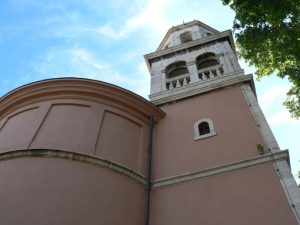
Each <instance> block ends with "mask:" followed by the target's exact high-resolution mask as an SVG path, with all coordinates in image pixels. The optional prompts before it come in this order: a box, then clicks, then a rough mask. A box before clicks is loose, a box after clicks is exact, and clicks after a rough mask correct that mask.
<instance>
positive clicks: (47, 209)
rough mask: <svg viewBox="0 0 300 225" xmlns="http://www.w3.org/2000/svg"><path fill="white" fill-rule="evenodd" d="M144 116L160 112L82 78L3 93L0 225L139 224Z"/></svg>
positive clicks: (123, 92) (129, 95) (130, 95)
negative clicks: (4, 94)
mask: <svg viewBox="0 0 300 225" xmlns="http://www.w3.org/2000/svg"><path fill="white" fill-rule="evenodd" d="M150 115H152V116H153V117H154V119H155V120H156V121H159V120H160V119H161V118H162V117H163V116H164V114H163V112H162V111H160V110H159V109H158V108H156V107H155V106H153V105H152V104H151V103H149V102H148V101H147V100H144V99H143V98H141V97H139V96H137V95H135V94H133V93H131V92H129V91H126V90H124V89H121V88H118V87H116V86H113V85H110V84H106V83H102V82H97V81H92V80H85V79H75V78H64V79H52V80H45V81H40V82H37V83H32V84H29V85H26V86H23V87H21V88H19V89H16V90H14V91H12V92H11V93H9V94H7V95H6V96H4V97H2V98H1V102H0V153H1V154H0V186H1V187H2V188H1V191H0V198H1V202H2V203H1V204H0V212H1V217H0V222H1V224H21V223H22V224H31V225H32V224H71V223H72V224H121V223H122V224H141V223H142V221H143V210H144V175H145V169H146V146H147V141H148V140H147V132H148V117H149V116H150ZM115 215H118V216H115Z"/></svg>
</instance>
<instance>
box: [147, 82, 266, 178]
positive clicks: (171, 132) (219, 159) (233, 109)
mask: <svg viewBox="0 0 300 225" xmlns="http://www.w3.org/2000/svg"><path fill="white" fill-rule="evenodd" d="M161 109H162V110H163V111H165V112H166V114H167V116H166V117H165V118H164V119H162V120H161V121H160V122H159V123H158V124H157V125H156V127H155V130H154V152H153V170H154V172H153V176H154V178H155V179H160V178H165V177H170V176H176V175H179V174H183V173H187V172H191V171H196V170H201V169H207V168H210V167H214V166H218V165H221V164H226V163H231V162H234V161H238V160H244V159H247V158H250V157H254V156H258V153H257V151H256V144H258V143H261V144H263V141H262V138H261V136H260V134H259V131H258V129H257V127H256V125H255V121H254V119H253V117H252V115H251V112H250V110H249V107H248V106H247V104H246V101H245V99H244V96H243V94H242V92H241V89H240V87H239V86H235V87H229V88H226V89H221V90H215V91H213V92H209V93H206V94H202V95H200V96H195V97H193V98H188V99H185V100H181V101H179V102H176V103H171V104H168V105H165V106H162V107H161ZM202 118H209V119H211V120H212V121H213V123H214V127H215V131H216V133H217V135H216V136H212V137H209V138H205V139H201V140H197V141H194V136H195V135H194V124H195V123H196V122H197V121H198V120H200V119H202Z"/></svg>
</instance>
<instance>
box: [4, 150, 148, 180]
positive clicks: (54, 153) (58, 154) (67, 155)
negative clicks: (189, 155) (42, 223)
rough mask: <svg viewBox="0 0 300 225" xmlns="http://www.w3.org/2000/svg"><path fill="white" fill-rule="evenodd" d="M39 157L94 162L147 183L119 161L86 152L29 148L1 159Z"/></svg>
mask: <svg viewBox="0 0 300 225" xmlns="http://www.w3.org/2000/svg"><path fill="white" fill-rule="evenodd" d="M37 157H40V158H41V157H46V158H60V159H66V160H72V161H77V162H82V163H88V164H92V165H94V166H99V167H102V168H104V169H108V170H111V171H113V172H117V173H119V174H122V175H125V176H128V177H130V178H132V179H133V180H135V181H137V182H139V183H141V184H146V180H145V177H144V176H143V175H141V174H139V173H137V172H135V171H133V170H130V169H128V168H126V167H124V166H121V165H119V164H117V163H114V162H111V161H109V160H106V159H101V158H98V157H94V156H89V155H85V154H80V153H75V152H69V151H65V150H52V149H29V150H16V151H10V152H5V153H1V154H0V161H3V160H9V159H16V158H37Z"/></svg>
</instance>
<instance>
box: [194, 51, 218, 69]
mask: <svg viewBox="0 0 300 225" xmlns="http://www.w3.org/2000/svg"><path fill="white" fill-rule="evenodd" d="M218 64H219V60H218V58H217V56H216V55H215V54H214V53H210V52H209V53H204V54H203V55H200V56H198V57H197V58H196V65H197V69H198V70H201V69H204V68H207V67H210V66H215V65H218Z"/></svg>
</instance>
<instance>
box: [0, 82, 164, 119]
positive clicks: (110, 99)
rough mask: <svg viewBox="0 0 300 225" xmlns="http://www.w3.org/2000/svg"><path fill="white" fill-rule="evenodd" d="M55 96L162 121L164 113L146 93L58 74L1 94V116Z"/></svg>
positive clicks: (55, 97)
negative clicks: (92, 102)
mask: <svg viewBox="0 0 300 225" xmlns="http://www.w3.org/2000/svg"><path fill="white" fill-rule="evenodd" d="M52 99H81V100H88V101H94V102H100V103H104V104H107V105H110V106H113V107H116V108H119V109H122V110H125V111H127V112H129V113H135V114H136V115H137V116H139V117H140V118H141V119H143V120H148V117H149V116H150V115H152V116H153V117H154V119H155V121H156V122H157V121H159V120H160V119H162V118H163V117H164V116H165V113H164V112H163V111H161V110H160V109H159V108H157V107H156V106H154V105H153V104H152V103H151V102H149V101H148V100H146V99H144V98H143V97H141V96H139V95H137V94H135V93H133V92H130V91H128V90H126V89H123V88H120V87H118V86H116V85H112V84H109V83H105V82H101V81H96V80H89V79H82V78H55V79H48V80H42V81H38V82H34V83H30V84H27V85H24V86H21V87H19V88H17V89H15V90H13V91H11V92H9V93H8V94H6V95H4V96H3V97H2V98H0V115H1V116H0V119H1V118H3V117H4V116H6V115H7V114H8V113H10V112H11V111H13V110H15V109H18V108H20V107H24V106H26V105H29V104H32V103H36V102H41V101H46V100H52Z"/></svg>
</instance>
